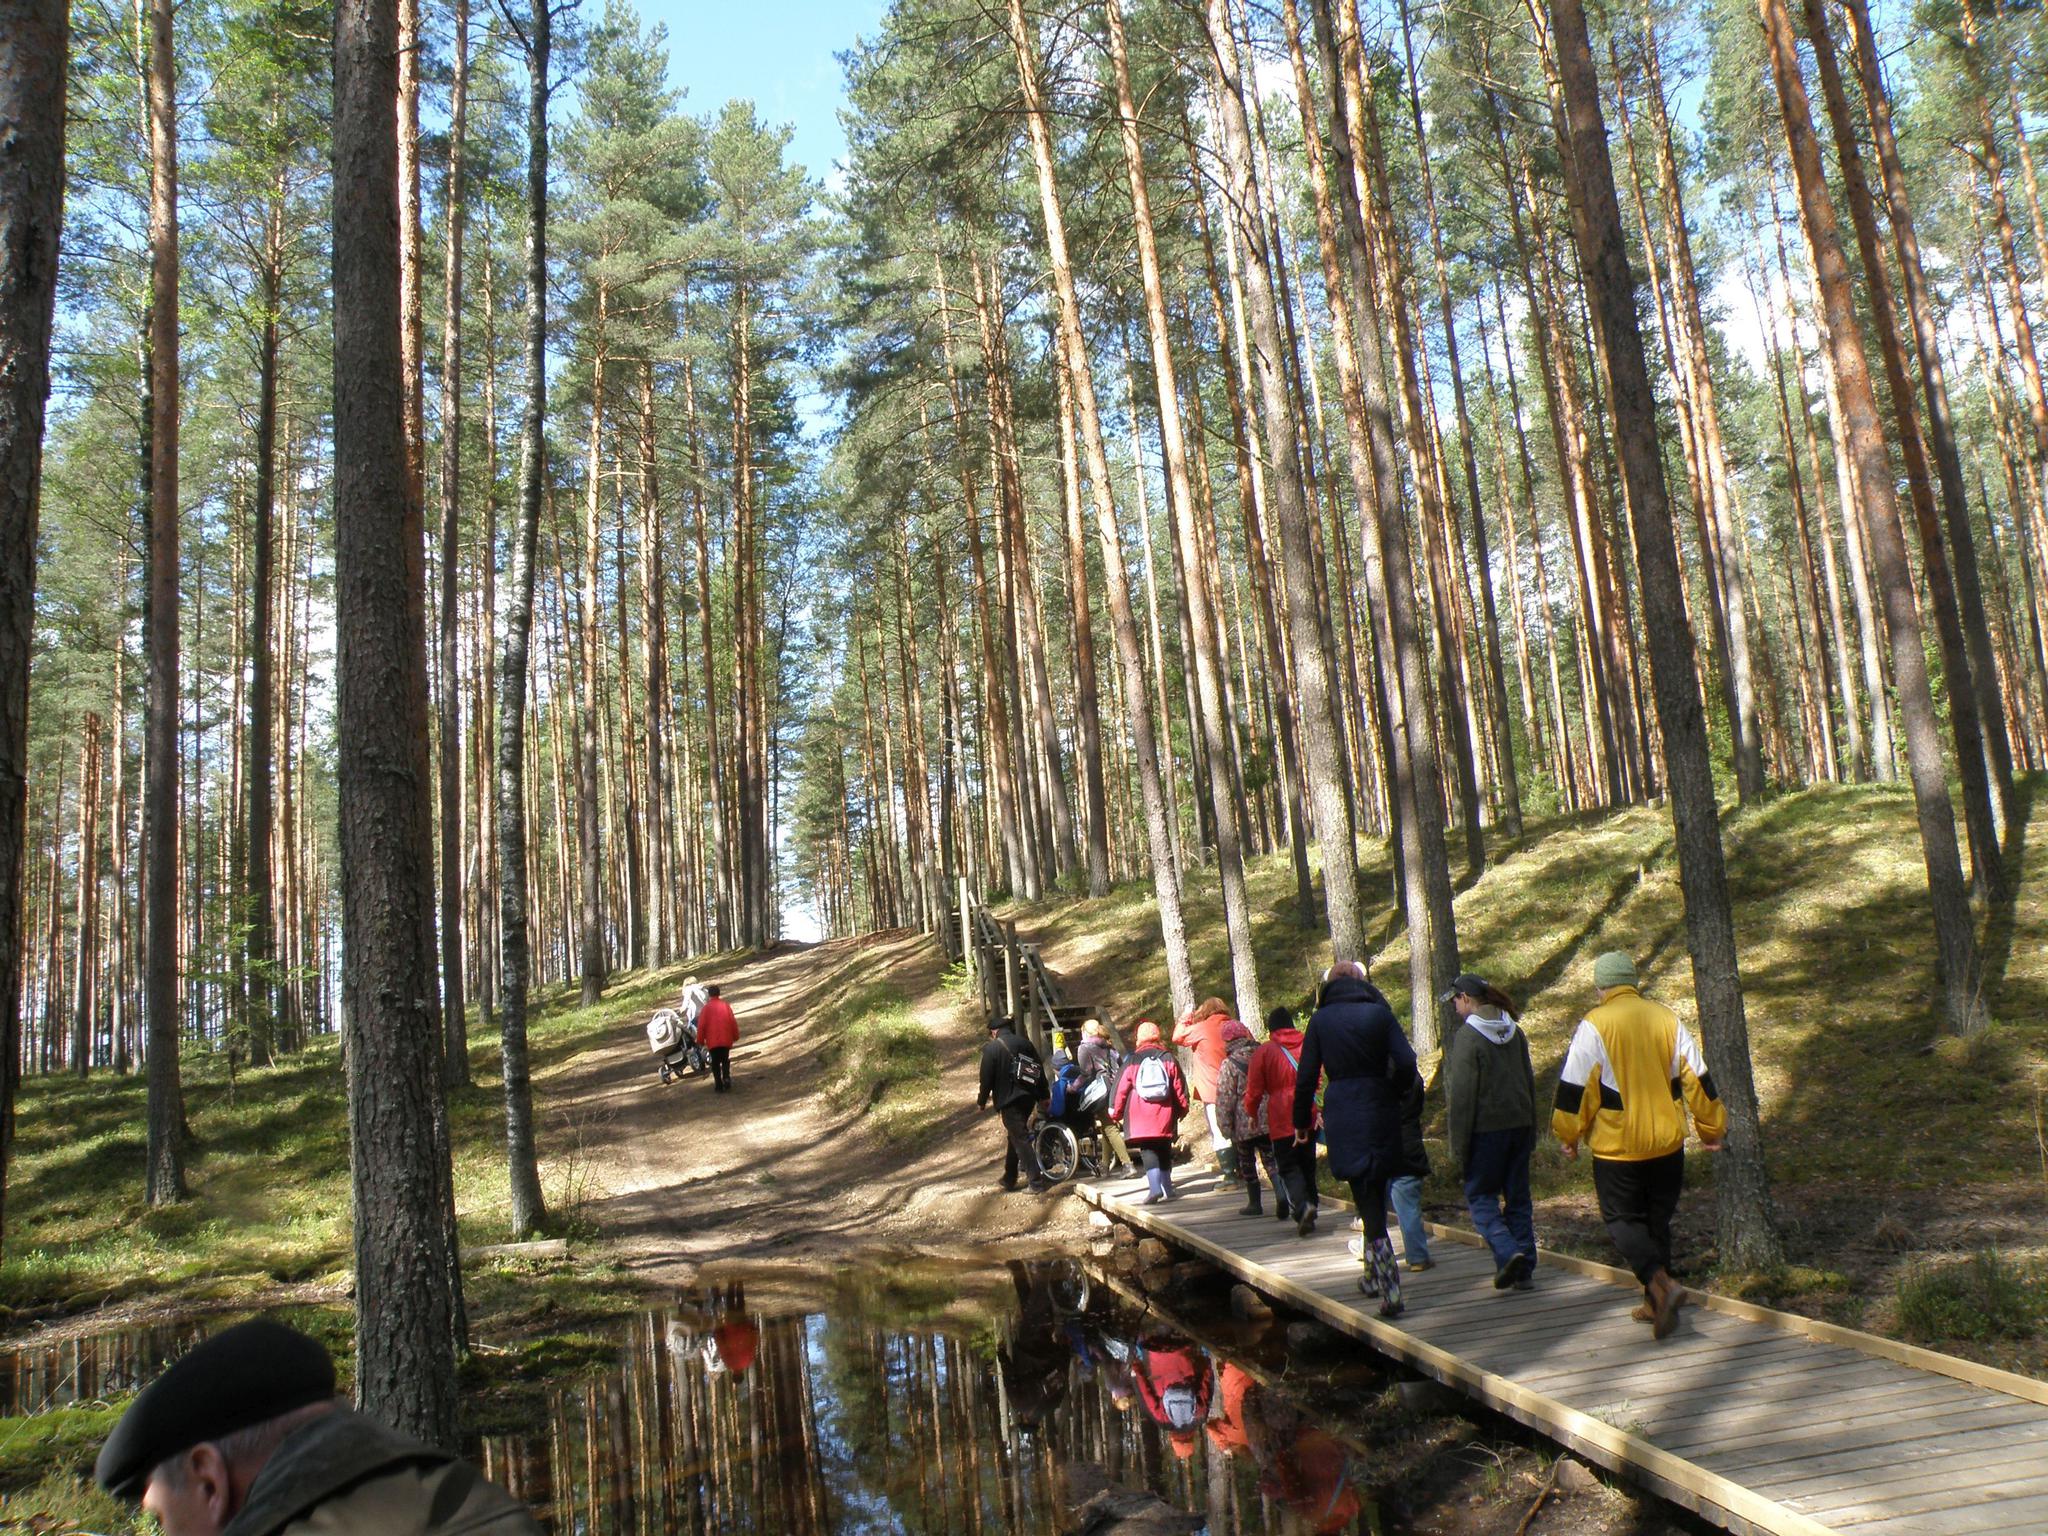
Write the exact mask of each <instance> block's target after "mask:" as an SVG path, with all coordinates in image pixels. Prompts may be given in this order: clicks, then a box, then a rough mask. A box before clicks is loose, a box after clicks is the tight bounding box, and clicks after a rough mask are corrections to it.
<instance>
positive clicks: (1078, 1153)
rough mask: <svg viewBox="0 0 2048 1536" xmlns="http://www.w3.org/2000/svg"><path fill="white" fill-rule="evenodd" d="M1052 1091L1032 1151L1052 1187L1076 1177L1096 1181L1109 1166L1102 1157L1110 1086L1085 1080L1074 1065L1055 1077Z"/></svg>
mask: <svg viewBox="0 0 2048 1536" xmlns="http://www.w3.org/2000/svg"><path fill="white" fill-rule="evenodd" d="M1051 1086H1052V1092H1051V1095H1050V1097H1048V1098H1047V1099H1046V1101H1045V1103H1044V1104H1043V1105H1042V1106H1041V1107H1040V1109H1039V1112H1038V1116H1039V1117H1038V1126H1037V1128H1036V1129H1035V1130H1034V1131H1033V1132H1032V1133H1031V1150H1032V1151H1033V1152H1035V1153H1037V1154H1038V1168H1039V1172H1040V1173H1041V1174H1043V1175H1044V1177H1045V1181H1046V1182H1047V1183H1048V1184H1060V1183H1064V1182H1065V1181H1066V1180H1068V1179H1071V1178H1073V1177H1074V1176H1075V1175H1077V1174H1080V1175H1085V1176H1087V1177H1089V1178H1094V1177H1095V1176H1097V1175H1098V1174H1100V1173H1101V1172H1102V1170H1103V1168H1104V1167H1105V1166H1106V1164H1105V1163H1104V1162H1103V1157H1102V1117H1103V1115H1104V1114H1105V1113H1106V1112H1107V1111H1108V1109H1109V1084H1108V1083H1107V1082H1105V1081H1104V1080H1103V1079H1102V1078H1100V1077H1092V1078H1085V1079H1084V1078H1083V1077H1082V1076H1081V1071H1080V1068H1078V1067H1076V1066H1075V1065H1074V1064H1073V1063H1072V1062H1068V1063H1066V1064H1064V1065H1063V1066H1061V1068H1060V1069H1059V1071H1058V1072H1056V1073H1055V1074H1054V1075H1053V1080H1052V1085H1051Z"/></svg>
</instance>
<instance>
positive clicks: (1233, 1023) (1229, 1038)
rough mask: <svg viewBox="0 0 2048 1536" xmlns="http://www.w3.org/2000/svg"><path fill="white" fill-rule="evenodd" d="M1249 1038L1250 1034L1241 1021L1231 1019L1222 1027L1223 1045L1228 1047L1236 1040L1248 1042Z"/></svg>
mask: <svg viewBox="0 0 2048 1536" xmlns="http://www.w3.org/2000/svg"><path fill="white" fill-rule="evenodd" d="M1251 1038H1252V1032H1251V1030H1250V1029H1249V1028H1247V1027H1246V1026H1245V1024H1244V1022H1243V1021H1242V1020H1239V1019H1231V1020H1229V1021H1227V1022H1226V1023H1225V1024H1224V1026H1223V1043H1224V1044H1225V1045H1229V1044H1230V1043H1231V1042H1233V1041H1236V1040H1249V1039H1251Z"/></svg>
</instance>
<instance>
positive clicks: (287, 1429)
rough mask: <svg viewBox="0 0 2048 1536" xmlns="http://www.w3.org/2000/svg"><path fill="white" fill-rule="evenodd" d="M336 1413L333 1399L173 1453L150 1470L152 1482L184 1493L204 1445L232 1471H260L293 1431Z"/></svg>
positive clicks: (199, 1442) (202, 1441) (312, 1404)
mask: <svg viewBox="0 0 2048 1536" xmlns="http://www.w3.org/2000/svg"><path fill="white" fill-rule="evenodd" d="M333 1409H334V1402H333V1399H331V1398H329V1399H324V1400H322V1401H320V1402H317V1403H308V1404H306V1406H305V1407H303V1408H294V1409H293V1410H292V1411H291V1412H290V1413H281V1414H279V1415H278V1416H277V1417H276V1418H274V1419H264V1420H262V1421H261V1422H260V1423H256V1424H251V1425H249V1426H248V1427H247V1428H246V1429H238V1430H235V1431H234V1432H233V1433H231V1434H226V1435H222V1436H221V1437H220V1438H219V1439H217V1440H201V1441H198V1442H196V1443H194V1444H192V1445H188V1446H186V1447H185V1448H184V1449H183V1450H178V1451H173V1452H172V1453H171V1454H170V1455H168V1456H166V1457H165V1458H164V1459H163V1460H162V1461H160V1462H158V1463H157V1464H156V1465H155V1466H154V1467H152V1468H150V1471H149V1481H150V1482H153V1483H155V1482H161V1483H162V1484H163V1485H164V1487H166V1488H168V1489H170V1490H171V1491H173V1492H179V1491H182V1490H183V1489H184V1487H185V1485H186V1484H187V1483H188V1482H189V1481H190V1480H191V1479H190V1473H191V1469H192V1453H193V1452H194V1451H196V1450H198V1449H199V1447H200V1446H202V1445H210V1446H212V1447H213V1448H214V1449H215V1450H217V1451H219V1452H220V1459H221V1460H222V1461H224V1462H226V1463H227V1464H228V1467H229V1469H230V1470H231V1471H238V1470H241V1469H242V1468H245V1467H250V1468H254V1467H261V1466H262V1465H263V1463H265V1462H266V1461H268V1460H270V1458H271V1455H272V1454H273V1453H274V1452H275V1451H276V1450H277V1448H278V1447H279V1446H280V1445H282V1444H284V1442H285V1440H286V1438H287V1437H288V1436H290V1434H291V1433H292V1431H294V1430H296V1429H302V1428H304V1427H305V1426H306V1425H308V1424H310V1423H312V1422H313V1421H314V1420H315V1419H318V1418H322V1417H324V1416H326V1415H327V1414H328V1413H331V1412H332V1411H333Z"/></svg>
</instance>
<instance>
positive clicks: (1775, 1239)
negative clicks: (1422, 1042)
mask: <svg viewBox="0 0 2048 1536" xmlns="http://www.w3.org/2000/svg"><path fill="white" fill-rule="evenodd" d="M1764 3H1766V4H1769V3H1771V0H1764ZM1549 9H1550V16H1551V23H1552V29H1553V37H1554V40H1555V43H1556V47H1557V56H1558V72H1559V75H1560V77H1561V79H1562V83H1563V87H1564V109H1565V110H1564V118H1565V125H1566V126H1567V127H1568V131H1569V133H1570V136H1571V143H1570V145H1569V149H1568V152H1567V153H1566V154H1565V157H1564V163H1565V175H1566V181H1567V185H1568V187H1569V188H1570V190H1571V192H1572V196H1571V200H1570V201H1571V208H1572V225H1573V232H1574V234H1575V236H1576V238H1577V242H1578V247H1579V258H1580V259H1579V265H1580V269H1581V271H1582V272H1583V273H1584V274H1585V278H1586V286H1587V295H1588V298H1589V300H1590V302H1591V305H1592V310H1593V319H1594V325H1595V334H1596V336H1597V338H1598V341H1599V347H1600V354H1601V358H1602V361H1603V363H1604V365H1605V368H1604V371H1605V373H1606V375H1607V386H1608V387H1607V398H1608V401H1609V404H1610V405H1611V406H1612V408H1613V411H1614V426H1615V434H1614V435H1615V443H1616V447H1617V449H1618V450H1619V453H1620V457H1621V469H1622V473H1623V475H1624V476H1626V478H1627V484H1628V501H1629V505H1630V507H1631V508H1632V509H1633V510H1634V514H1635V516H1634V522H1635V528H1634V534H1635V546H1636V564H1637V569H1638V571H1639V573H1640V576H1641V580H1642V582H1643V589H1644V602H1645V605H1646V606H1654V607H1655V609H1656V611H1657V613H1658V620H1657V622H1656V623H1654V624H1651V625H1649V626H1648V631H1649V648H1650V673H1651V679H1652V683H1653V686H1654V688H1655V691H1656V700H1657V713H1658V718H1659V720H1660V721H1661V723H1662V725H1663V734H1664V760H1665V773H1666V779H1667V781H1668V783H1669V784H1670V787H1671V819H1672V826H1673V830H1674V835H1675V837H1676V840H1677V849H1678V874H1679V886H1680V889H1681V891H1682V892H1683V894H1684V898H1685V931H1686V947H1687V948H1688V949H1689V950H1690V951H1691V954H1692V973H1693V993H1694V998H1695V1001H1696V1003H1697V1006H1698V1010H1699V1015H1698V1016H1699V1018H1700V1021H1701V1024H1702V1034H1703V1036H1704V1045H1705V1049H1706V1052H1707V1056H1708V1065H1709V1067H1710V1069H1711V1070H1712V1073H1713V1077H1714V1081H1715V1083H1716V1085H1717V1086H1718V1088H1719V1091H1720V1094H1721V1098H1722V1101H1723V1102H1724V1103H1725V1104H1726V1105H1727V1107H1728V1139H1727V1150H1726V1151H1725V1152H1724V1153H1723V1154H1722V1161H1721V1164H1720V1166H1719V1167H1718V1168H1717V1169H1716V1172H1715V1176H1714V1188H1715V1194H1716V1216H1717V1223H1718V1226H1719V1232H1720V1242H1721V1253H1722V1255H1723V1262H1727V1263H1733V1264H1735V1265H1738V1266H1740V1267H1742V1268H1746V1269H1763V1268H1767V1267H1769V1266H1770V1265H1772V1264H1775V1263H1778V1262H1780V1261H1781V1260H1782V1258H1783V1245H1782V1243H1781V1241H1780V1239H1779V1236H1778V1232H1777V1227H1776V1221H1775V1216H1774V1213H1773V1211H1772V1207H1771V1195H1770V1183H1769V1178H1768V1176H1767V1174H1766V1171H1765V1168H1764V1157H1763V1142H1762V1127H1761V1122H1760V1119H1759V1116H1758V1113H1757V1103H1756V1089H1755V1085H1754V1083H1753V1082H1752V1079H1751V1073H1750V1059H1749V1027H1748V1022H1747V1019H1746V1018H1745V1015H1744V1008H1743V998H1742V976H1741V972H1740V968H1739V965H1738V962H1737V956H1736V949H1735V925H1734V920H1733V918H1732V916H1731V914H1730V909H1729V902H1728V878H1727V869H1726V866H1725V863H1724V858H1723V853H1722V848H1721V827H1720V820H1719V812H1718V809H1717V807H1716V805H1715V798H1714V771H1713V763H1712V760H1711V758H1710V756H1709V749H1708V743H1707V725H1706V711H1705V708H1704V706H1703V703H1702V700H1701V697H1700V692H1699V684H1698V680H1697V675H1696V674H1695V673H1694V671H1693V659H1692V658H1693V646H1694V637H1693V633H1692V624H1691V621H1690V620H1689V619H1688V618H1687V616H1686V609H1685V589H1684V582H1683V579H1682V577H1681V575H1680V573H1679V569H1678V549H1677V540H1676V538H1675V536H1674V532H1673V528H1672V520H1671V506H1670V502H1669V500H1668V498H1667V494H1666V491H1665V485H1664V465H1663V461H1662V458H1661V456H1660V452H1659V448H1658V437H1657V406H1656V397H1655V395H1654V394H1653V393H1652V392H1651V388H1650V373H1649V365H1648V362H1647V361H1646V360H1645V357H1644V351H1643V338H1642V332H1641V331H1640V330H1639V329H1638V327H1637V322H1636V296H1635V284H1634V281H1633V279H1632V278H1631V276H1630V274H1629V266H1628V247H1627V244H1626V240H1625V237H1624V236H1623V233H1622V225H1621V205H1620V203H1619V201H1618V200H1617V198H1616V195H1615V184H1614V167H1613V163H1612V161H1611V160H1610V159H1609V157H1608V152H1607V125H1606V123H1605V122H1604V121H1603V119H1602V116H1601V111H1600V87H1599V82H1598V80H1597V78H1596V77H1595V75H1594V72H1593V51H1592V46H1591V44H1590V42H1589V40H1588V38H1587V35H1586V17H1585V12H1584V11H1583V10H1582V9H1581V8H1580V5H1579V0H1551V5H1550V8H1549Z"/></svg>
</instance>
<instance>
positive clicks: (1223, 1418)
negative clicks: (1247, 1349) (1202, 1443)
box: [1209, 1360, 1256, 1456]
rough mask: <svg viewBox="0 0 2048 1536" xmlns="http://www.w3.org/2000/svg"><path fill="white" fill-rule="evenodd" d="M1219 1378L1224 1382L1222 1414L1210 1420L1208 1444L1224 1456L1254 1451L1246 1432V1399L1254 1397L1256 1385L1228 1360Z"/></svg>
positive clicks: (1240, 1368)
mask: <svg viewBox="0 0 2048 1536" xmlns="http://www.w3.org/2000/svg"><path fill="white" fill-rule="evenodd" d="M1218 1375H1219V1376H1221V1378H1222V1383H1223V1390H1222V1393H1221V1397H1222V1402H1223V1411H1222V1412H1220V1413H1218V1414H1217V1415H1216V1416H1215V1417H1214V1418H1212V1419H1210V1420H1209V1443H1210V1444H1211V1445H1213V1446H1215V1447H1216V1449H1217V1450H1219V1451H1221V1452H1222V1453H1223V1454H1224V1455H1226V1456H1235V1455H1236V1454H1237V1453H1238V1452H1239V1451H1249V1450H1251V1448H1252V1442H1251V1437H1250V1436H1249V1435H1247V1434H1246V1433H1245V1418H1244V1411H1245V1399H1246V1398H1248V1397H1249V1396H1251V1394H1252V1392H1253V1390H1254V1387H1255V1385H1256V1384H1255V1383H1254V1382H1253V1381H1252V1379H1251V1377H1249V1376H1247V1375H1246V1374H1245V1373H1244V1370H1243V1368H1242V1367H1240V1366H1235V1365H1232V1364H1231V1363H1230V1362H1229V1361H1227V1360H1226V1361H1224V1363H1223V1369H1222V1370H1221V1371H1220V1372H1218Z"/></svg>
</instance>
